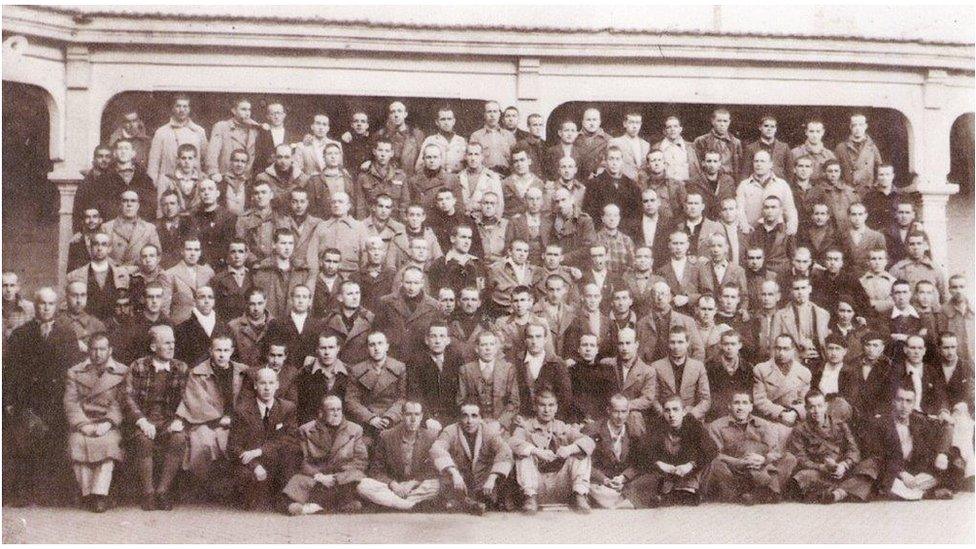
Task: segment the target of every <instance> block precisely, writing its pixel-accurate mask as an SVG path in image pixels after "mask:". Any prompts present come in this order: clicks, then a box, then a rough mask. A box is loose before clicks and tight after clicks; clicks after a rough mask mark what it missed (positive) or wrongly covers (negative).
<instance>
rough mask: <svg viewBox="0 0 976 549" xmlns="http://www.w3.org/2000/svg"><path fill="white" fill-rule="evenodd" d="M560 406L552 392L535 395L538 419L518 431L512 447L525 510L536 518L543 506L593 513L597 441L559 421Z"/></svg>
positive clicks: (514, 435)
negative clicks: (592, 474)
mask: <svg viewBox="0 0 976 549" xmlns="http://www.w3.org/2000/svg"><path fill="white" fill-rule="evenodd" d="M557 409H558V404H557V402H556V395H555V394H553V393H552V391H540V392H538V393H536V395H535V417H534V418H531V419H527V420H525V421H523V422H522V425H521V426H519V427H517V428H516V429H515V432H514V433H512V438H511V439H510V440H509V445H511V447H512V454H514V456H515V472H516V481H517V482H518V485H519V488H520V489H521V493H522V496H523V497H524V499H523V502H522V510H523V511H524V512H525V513H527V514H534V513H535V512H537V511H538V510H539V501H540V500H541V501H542V502H543V503H556V502H564V501H566V500H567V499H570V495H572V499H570V501H569V502H570V504H571V505H572V506H573V507H574V508H575V509H576V510H577V511H579V512H581V513H586V512H589V510H590V503H589V501H588V498H589V493H590V467H591V462H590V454H592V453H593V448H594V447H595V444H594V442H593V439H591V438H590V437H588V436H586V435H584V434H582V433H581V432H580V431H579V429H577V428H576V427H573V426H570V425H567V424H565V423H563V422H562V421H560V420H558V419H556V411H557Z"/></svg>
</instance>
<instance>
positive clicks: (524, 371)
mask: <svg viewBox="0 0 976 549" xmlns="http://www.w3.org/2000/svg"><path fill="white" fill-rule="evenodd" d="M525 355H526V353H524V352H523V353H520V354H519V357H518V360H517V361H516V362H515V381H516V382H517V383H518V389H519V415H521V416H522V417H534V416H535V400H534V399H533V395H537V394H539V392H540V391H542V390H544V389H548V390H550V391H552V392H553V393H555V394H556V402H557V403H558V408H557V410H556V418H558V419H561V420H564V421H567V420H568V418H570V417H572V415H573V413H572V412H573V384H572V382H571V381H570V379H569V371H568V370H567V369H566V365H565V364H564V363H563V361H562V359H560V358H559V357H557V356H553V355H547V356H546V357H545V359H544V360H543V363H542V369H541V370H539V377H537V378H536V380H535V384H534V385H533V386H532V390H531V391H530V390H529V381H528V375H529V371H528V368H526V367H525Z"/></svg>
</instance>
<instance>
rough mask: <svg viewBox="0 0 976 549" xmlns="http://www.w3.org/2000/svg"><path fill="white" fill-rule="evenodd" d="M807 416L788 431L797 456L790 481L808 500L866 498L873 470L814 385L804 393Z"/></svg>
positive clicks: (791, 450)
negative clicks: (791, 431)
mask: <svg viewBox="0 0 976 549" xmlns="http://www.w3.org/2000/svg"><path fill="white" fill-rule="evenodd" d="M804 402H805V403H806V408H807V417H806V420H805V421H803V422H801V423H799V424H797V426H796V428H794V429H793V433H792V434H791V435H790V440H789V449H790V452H791V453H792V454H793V455H794V456H795V457H796V470H794V471H793V482H794V483H795V484H796V487H797V489H798V490H799V494H800V498H801V499H802V500H803V501H805V502H808V503H812V502H819V503H837V502H838V501H844V500H845V499H847V497H848V496H854V497H856V498H857V499H859V500H861V501H867V499H868V498H869V497H870V495H871V485H872V484H873V483H874V477H876V476H877V473H876V471H871V470H870V469H871V467H870V466H865V465H863V464H862V462H861V453H860V450H859V449H858V447H857V441H856V440H854V434H853V433H852V432H851V429H850V427H848V426H847V422H844V421H838V420H837V419H835V418H833V417H831V414H830V413H829V408H828V405H827V399H826V398H825V397H824V394H823V393H821V392H820V391H818V390H817V389H813V390H811V391H810V392H809V393H807V396H806V397H804Z"/></svg>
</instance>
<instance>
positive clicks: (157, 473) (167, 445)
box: [132, 427, 187, 494]
mask: <svg viewBox="0 0 976 549" xmlns="http://www.w3.org/2000/svg"><path fill="white" fill-rule="evenodd" d="M186 445H187V440H186V434H185V433H169V432H166V431H164V430H163V429H160V428H159V427H157V429H156V438H155V439H150V438H149V437H147V436H146V435H145V434H143V432H142V431H137V432H136V433H135V435H134V436H133V439H132V450H133V454H134V456H133V457H134V458H135V465H136V470H137V471H138V474H139V482H140V484H141V485H142V493H143V494H152V493H166V492H169V489H170V487H171V486H172V484H173V480H174V479H175V478H176V475H177V473H179V472H180V468H181V467H182V466H183V455H184V453H185V452H186ZM156 477H158V480H154V479H155V478H156Z"/></svg>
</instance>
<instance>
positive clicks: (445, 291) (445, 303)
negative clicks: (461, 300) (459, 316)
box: [437, 288, 457, 316]
mask: <svg viewBox="0 0 976 549" xmlns="http://www.w3.org/2000/svg"><path fill="white" fill-rule="evenodd" d="M456 306H457V299H455V297H454V290H452V289H450V288H441V289H440V291H439V292H438V294H437V309H438V310H439V311H440V312H441V314H442V315H444V316H450V314H451V313H453V312H454V307H456Z"/></svg>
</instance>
